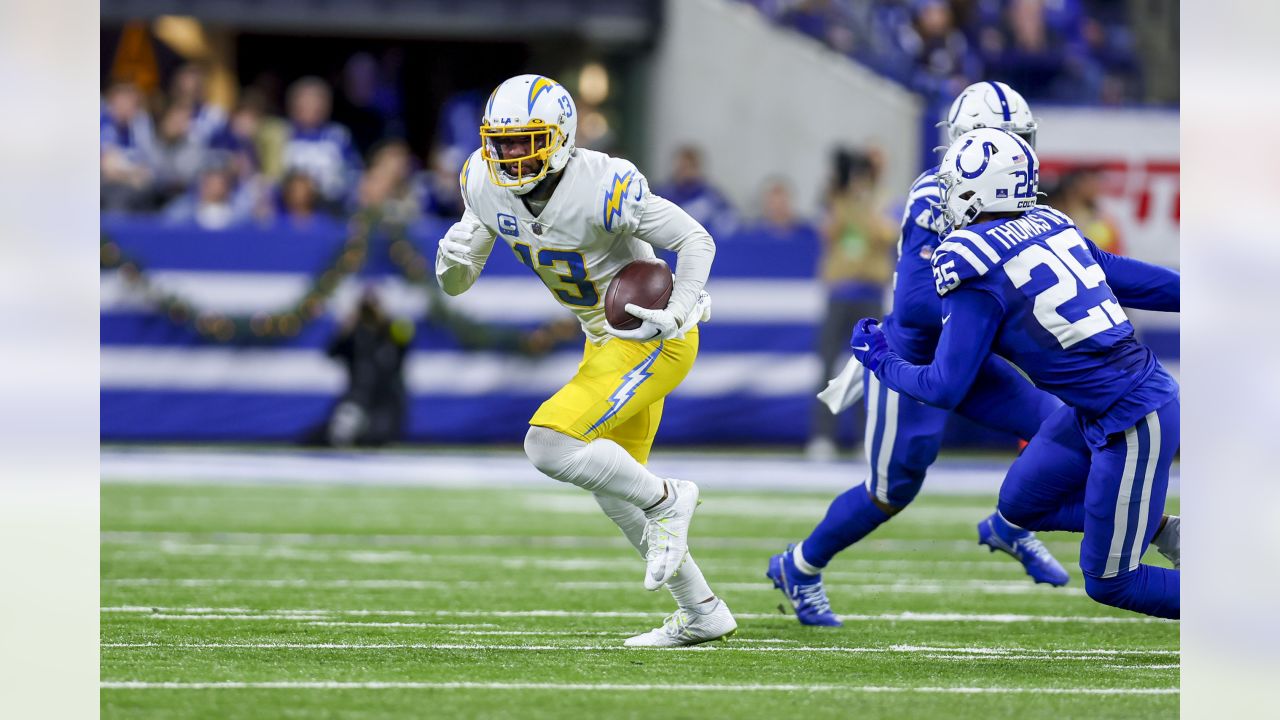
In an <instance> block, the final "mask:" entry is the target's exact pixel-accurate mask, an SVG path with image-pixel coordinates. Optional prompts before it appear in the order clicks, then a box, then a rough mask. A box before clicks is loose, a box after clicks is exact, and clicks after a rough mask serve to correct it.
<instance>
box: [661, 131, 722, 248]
mask: <svg viewBox="0 0 1280 720" xmlns="http://www.w3.org/2000/svg"><path fill="white" fill-rule="evenodd" d="M655 192H656V193H657V194H658V195H661V196H662V197H664V198H666V199H668V200H670V201H671V202H673V203H675V204H677V205H679V206H680V207H681V208H683V209H684V211H685V212H687V213H689V214H690V215H691V216H693V219H694V220H697V221H698V222H699V223H702V226H703V227H704V228H706V229H707V232H710V233H711V235H712V236H713V237H721V236H726V235H732V234H733V233H734V231H736V230H737V228H738V215H737V211H735V210H734V209H733V206H732V205H730V204H729V201H728V200H727V199H726V198H725V196H724V195H723V194H722V193H721V192H720V191H719V190H717V189H716V188H715V187H713V186H712V185H711V183H710V182H708V181H707V179H706V177H705V176H704V175H703V170H702V151H700V150H699V149H698V148H696V147H694V146H692V145H685V146H683V147H681V148H679V149H678V150H676V156H675V172H674V173H673V174H672V176H671V180H670V182H668V183H667V184H666V185H664V186H662V187H661V188H656V189H655Z"/></svg>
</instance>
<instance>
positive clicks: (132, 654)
mask: <svg viewBox="0 0 1280 720" xmlns="http://www.w3.org/2000/svg"><path fill="white" fill-rule="evenodd" d="M703 499H704V503H703V505H702V507H701V508H700V510H699V513H698V515H697V516H696V518H695V521H694V525H693V532H692V538H693V539H692V546H693V548H694V554H695V556H696V557H698V558H699V562H700V564H701V565H702V567H703V569H704V571H705V573H706V575H707V577H708V579H709V580H710V581H711V584H712V587H713V588H714V589H715V590H716V591H717V593H718V594H719V595H720V596H721V597H722V598H724V599H725V600H726V601H727V602H728V604H729V606H730V607H731V608H732V609H733V610H734V612H735V614H736V615H737V616H738V620H739V630H738V633H737V635H736V636H734V637H733V638H732V639H730V640H729V641H728V642H724V643H713V644H710V645H706V646H702V647H701V648H695V649H685V650H643V649H636V650H632V649H623V648H622V647H621V644H622V640H623V639H624V638H626V637H627V636H629V635H632V634H635V633H637V632H640V631H643V630H647V629H649V628H651V627H653V626H655V625H657V624H659V623H660V622H661V620H662V617H663V616H664V615H665V614H666V613H667V612H668V611H669V609H670V608H671V607H672V606H673V603H672V600H671V597H670V595H669V594H668V593H667V592H666V591H665V590H660V591H658V592H656V593H650V592H646V591H645V590H644V589H643V587H642V586H641V581H642V576H643V571H644V566H643V563H642V561H641V560H640V559H639V557H638V556H637V555H636V553H635V551H634V550H632V549H631V548H630V546H628V545H626V543H625V541H624V540H623V538H622V536H621V533H620V532H619V531H618V530H617V529H616V528H615V527H614V526H613V525H612V524H611V523H610V522H609V521H608V520H607V519H606V518H605V517H604V516H603V515H602V514H601V513H600V512H599V510H598V509H597V508H596V505H595V503H594V501H593V500H592V499H591V498H590V496H588V495H587V494H586V493H583V492H582V491H580V490H577V489H575V488H570V487H567V486H562V485H559V484H557V483H554V482H552V481H547V483H546V485H545V486H536V487H533V486H519V487H512V488H504V489H454V488H448V489H442V488H421V487H394V486H335V485H253V484H247V485H233V484H217V485H212V484H210V485H189V484H182V485H158V484H127V483H107V484H104V485H103V488H102V531H103V532H102V595H101V606H102V616H101V617H102V656H101V657H102V682H103V690H102V711H103V717H104V718H190V717H207V718H295V717H297V718H300V717H308V718H311V717H333V718H337V717H341V718H384V717H386V718H390V717H415V718H422V717H428V718H557V719H559V720H563V719H565V718H577V717H590V718H632V717H634V718H641V717H644V718H662V719H663V720H672V719H674V718H698V719H700V720H704V719H707V718H754V717H760V718H808V717H813V718H817V717H833V718H834V717H839V718H859V719H863V718H947V719H948V720H959V719H960V718H1005V717H1007V718H1044V717H1055V718H1069V717H1078V718H1104V717H1116V718H1120V717H1123V718H1137V717H1169V716H1171V715H1176V713H1177V711H1178V699H1179V698H1178V690H1177V688H1178V676H1179V651H1178V624H1177V623H1176V622H1168V621H1157V620H1151V619H1148V618H1144V617H1140V616H1137V615H1132V614H1128V613H1124V612H1120V611H1115V610H1111V609H1109V608H1105V607H1102V606H1099V605H1097V604H1096V603H1094V602H1092V601H1091V600H1089V598H1088V597H1086V596H1085V595H1084V591H1083V587H1082V584H1081V579H1080V575H1079V571H1078V569H1077V568H1076V567H1075V566H1074V561H1075V559H1076V555H1077V545H1076V539H1075V538H1074V537H1073V536H1070V535H1065V534H1051V535H1045V536H1044V538H1045V540H1046V541H1047V542H1048V545H1049V547H1050V549H1052V550H1053V551H1054V552H1055V553H1056V554H1057V556H1058V557H1059V558H1060V559H1061V560H1062V561H1063V562H1064V563H1065V564H1068V565H1069V567H1070V569H1071V570H1072V580H1071V583H1070V584H1069V585H1068V586H1067V587H1066V588H1060V589H1055V588H1049V587H1046V586H1037V585H1034V584H1032V583H1031V581H1030V580H1029V579H1028V578H1027V577H1026V576H1025V575H1024V574H1023V572H1022V569H1021V567H1020V566H1018V565H1017V564H1016V563H1014V562H1013V561H1012V560H1010V559H1008V558H1007V557H1005V556H1004V555H999V554H996V555H992V554H989V553H988V552H987V551H986V549H985V548H979V547H978V546H977V545H976V536H975V532H974V524H975V523H976V522H977V521H978V520H979V519H980V518H982V517H984V516H985V515H986V514H987V513H989V512H990V507H991V504H992V502H993V498H991V497H985V496H979V495H940V494H937V493H934V492H930V491H929V489H928V488H926V492H925V493H924V494H922V496H921V497H920V498H919V500H918V501H917V502H916V504H915V505H913V506H912V507H911V508H910V509H908V510H907V511H906V512H904V513H903V514H902V515H900V516H899V517H897V518H895V519H894V520H893V521H892V522H890V523H888V524H887V525H885V526H883V527H882V528H880V530H878V531H877V532H876V533H875V534H874V535H873V536H872V537H871V538H869V539H868V540H867V541H864V542H863V543H860V544H859V545H858V546H856V547H855V548H853V549H852V550H850V551H848V552H846V553H845V554H844V555H842V556H840V557H838V558H837V559H836V560H835V561H834V562H833V563H832V565H831V567H830V568H829V571H828V573H827V575H826V577H827V585H828V589H829V592H830V595H831V599H832V603H833V605H834V606H835V608H836V610H837V611H839V612H841V613H842V615H844V616H845V619H846V623H845V627H844V628H841V629H829V628H821V629H818V628H804V627H801V626H800V625H799V624H797V623H796V621H795V619H794V618H793V617H792V616H790V615H784V614H781V613H780V612H779V603H780V601H781V600H782V596H781V594H780V593H778V592H777V591H776V590H773V589H772V587H771V585H770V584H769V582H768V581H767V580H766V579H765V578H764V576H763V573H764V569H765V565H766V561H767V559H768V557H769V555H771V554H772V553H775V552H778V551H780V550H781V549H782V548H783V547H784V545H785V544H786V542H788V541H792V540H795V539H799V538H802V537H803V536H804V534H806V533H807V531H808V530H809V529H810V528H811V527H812V525H813V524H814V522H815V521H816V520H817V519H818V518H820V517H821V515H822V513H823V511H824V510H825V507H826V503H827V501H828V500H829V499H830V497H829V495H827V494H813V493H760V492H726V491H721V490H704V492H703ZM1171 504H1173V505H1174V506H1175V507H1176V500H1171ZM1147 560H1148V561H1149V562H1161V563H1162V562H1163V559H1162V558H1160V557H1159V556H1158V555H1156V554H1155V553H1154V551H1152V552H1151V553H1149V554H1148V556H1147Z"/></svg>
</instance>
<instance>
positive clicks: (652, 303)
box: [604, 258, 675, 341]
mask: <svg viewBox="0 0 1280 720" xmlns="http://www.w3.org/2000/svg"><path fill="white" fill-rule="evenodd" d="M674 287H675V282H674V281H673V280H672V277H671V268H670V267H668V266H667V264H666V263H665V262H663V261H661V260H659V259H657V258H650V259H646V260H634V261H632V262H630V263H628V264H627V265H626V266H625V267H623V268H622V269H621V270H619V271H618V274H617V275H614V276H613V280H610V281H609V289H608V290H606V291H605V294H604V318H605V322H606V323H608V326H609V328H610V332H613V334H615V335H618V336H619V337H624V338H626V339H628V340H639V341H646V340H650V339H654V338H648V337H638V336H636V337H632V334H633V333H632V332H628V331H636V330H639V329H640V328H641V326H642V325H644V323H645V320H644V318H639V317H636V316H635V315H633V314H631V313H629V312H627V305H634V306H636V307H640V308H646V309H650V310H665V309H666V307H667V303H668V302H669V301H670V300H671V291H672V290H673V289H674ZM655 330H656V328H655ZM614 331H623V332H614ZM650 334H652V331H651V333H650ZM655 338H656V336H655Z"/></svg>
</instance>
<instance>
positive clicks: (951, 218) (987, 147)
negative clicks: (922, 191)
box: [938, 128, 1040, 228]
mask: <svg viewBox="0 0 1280 720" xmlns="http://www.w3.org/2000/svg"><path fill="white" fill-rule="evenodd" d="M1039 175H1040V160H1039V158H1037V157H1036V152H1035V150H1032V149H1031V146H1030V145H1028V144H1027V143H1026V141H1025V140H1023V139H1022V138H1020V137H1018V136H1017V135H1014V134H1012V133H1008V132H1005V131H1003V130H997V129H995V128H978V129H977V130H970V131H969V132H967V133H965V134H963V135H961V136H960V137H958V138H956V141H955V142H953V143H951V147H949V148H947V154H946V155H944V156H943V157H942V164H941V165H940V166H939V167H938V183H939V184H940V185H942V208H943V212H942V214H943V219H944V221H945V222H946V224H947V226H948V227H952V228H962V227H964V226H965V225H968V224H969V223H971V222H973V219H974V218H976V217H977V216H978V214H979V213H984V212H1021V211H1025V210H1030V209H1031V208H1033V207H1035V206H1036V190H1037V189H1038V187H1039V184H1040V178H1039Z"/></svg>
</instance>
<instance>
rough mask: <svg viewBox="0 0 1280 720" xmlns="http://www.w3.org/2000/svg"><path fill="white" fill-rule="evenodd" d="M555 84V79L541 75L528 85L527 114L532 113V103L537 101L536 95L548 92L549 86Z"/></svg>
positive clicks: (551, 86)
mask: <svg viewBox="0 0 1280 720" xmlns="http://www.w3.org/2000/svg"><path fill="white" fill-rule="evenodd" d="M555 86H556V81H555V80H552V79H551V78H545V77H542V76H541V75H539V76H538V79H537V80H534V81H533V84H532V85H530V86H529V114H530V115H532V114H533V104H534V103H536V102H538V96H539V95H541V94H542V93H544V92H549V91H550V90H551V88H553V87H555Z"/></svg>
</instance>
